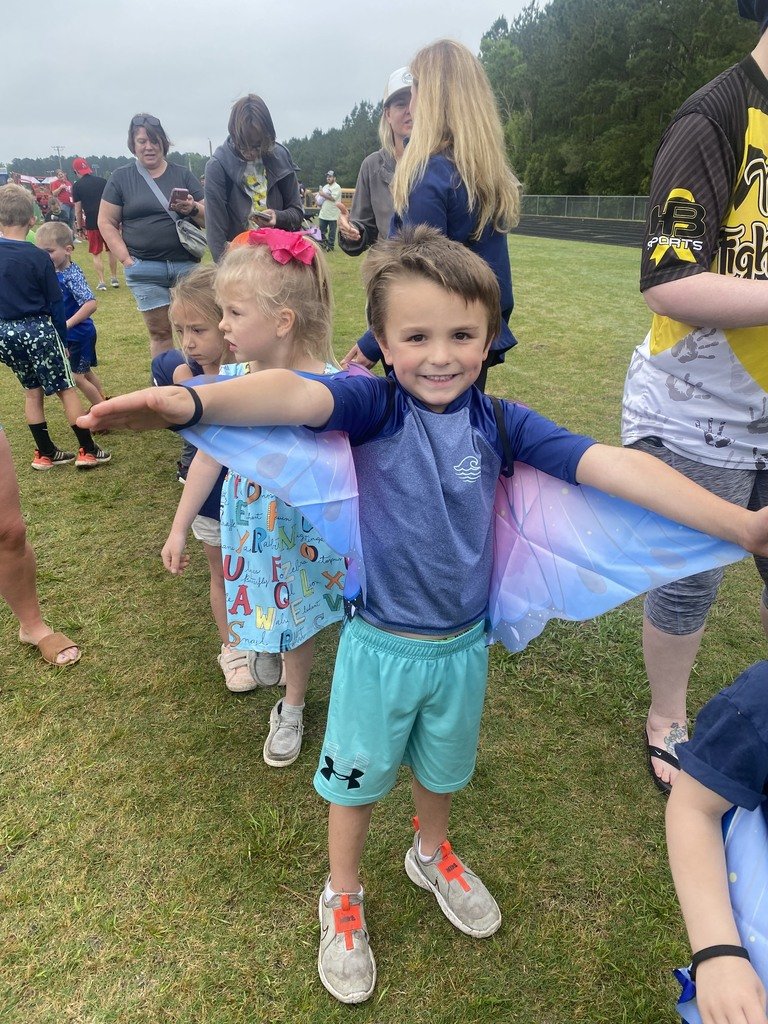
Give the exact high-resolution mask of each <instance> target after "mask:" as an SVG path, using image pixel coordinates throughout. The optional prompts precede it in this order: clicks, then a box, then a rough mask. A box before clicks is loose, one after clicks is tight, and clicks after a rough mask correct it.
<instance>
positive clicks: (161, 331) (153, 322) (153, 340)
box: [141, 306, 173, 359]
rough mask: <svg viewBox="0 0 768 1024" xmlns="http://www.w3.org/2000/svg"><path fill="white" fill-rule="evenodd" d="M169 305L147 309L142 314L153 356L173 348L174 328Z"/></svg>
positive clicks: (150, 351)
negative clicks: (169, 314)
mask: <svg viewBox="0 0 768 1024" xmlns="http://www.w3.org/2000/svg"><path fill="white" fill-rule="evenodd" d="M168 308H169V307H168V306H158V307H157V308H156V309H147V310H145V311H144V312H143V313H142V314H141V315H142V316H143V317H144V323H145V325H146V328H147V332H148V334H149V353H150V356H151V358H153V359H154V357H155V356H158V355H160V353H161V352H167V351H168V350H169V349H172V348H173V330H172V328H171V321H170V318H169V317H168Z"/></svg>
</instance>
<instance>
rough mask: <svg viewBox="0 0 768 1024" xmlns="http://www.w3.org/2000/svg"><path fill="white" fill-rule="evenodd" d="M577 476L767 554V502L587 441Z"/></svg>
mask: <svg viewBox="0 0 768 1024" xmlns="http://www.w3.org/2000/svg"><path fill="white" fill-rule="evenodd" d="M96 408H98V406H97V407H96ZM576 480H577V481H578V483H580V484H589V485H590V486H591V487H596V488H598V489H599V490H601V491H606V492H607V493H608V494H615V495H616V496H617V497H619V498H624V499H626V500H627V501H632V502H634V503H635V504H636V505H641V506H642V507H643V508H647V509H650V510H651V511H652V512H658V513H660V514H661V515H663V516H667V518H669V519H673V520H675V521H676V522H678V523H683V524H684V525H685V526H690V527H692V528H693V529H694V530H701V531H702V533H708V534H710V535H711V536H713V537H720V538H721V539H722V540H727V541H731V542H732V543H734V544H739V545H741V547H743V548H745V549H746V550H747V551H750V552H752V553H753V554H760V555H763V556H768V507H767V508H765V509H761V510H760V511H758V512H752V511H750V510H749V509H746V508H741V507H739V506H737V505H733V504H731V502H729V501H725V500H724V499H723V498H719V497H718V496H717V495H715V494H712V493H711V492H710V491H707V490H705V489H704V488H703V487H700V486H699V485H698V484H696V483H694V482H693V481H692V480H689V479H688V478H687V477H684V476H683V475H682V473H678V472H677V471H676V470H674V469H672V468H671V467H670V466H667V465H666V464H665V463H664V462H662V461H661V460H660V459H656V458H654V457H653V456H652V455H648V454H646V453H645V452H640V451H637V450H636V449H634V448H618V447H613V446H611V445H604V444H595V445H592V447H591V448H588V449H587V450H586V451H585V452H584V454H583V455H582V456H581V459H580V460H579V464H578V466H577V468H576Z"/></svg>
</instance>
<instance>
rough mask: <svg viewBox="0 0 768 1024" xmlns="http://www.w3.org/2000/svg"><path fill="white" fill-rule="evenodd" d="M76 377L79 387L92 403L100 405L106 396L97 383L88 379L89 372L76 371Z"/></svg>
mask: <svg viewBox="0 0 768 1024" xmlns="http://www.w3.org/2000/svg"><path fill="white" fill-rule="evenodd" d="M74 378H75V383H76V384H77V386H78V388H79V389H80V390H81V391H82V393H83V394H84V395H85V397H86V398H87V399H88V401H89V402H90V403H91V405H98V404H99V402H103V401H104V396H103V395H102V394H101V392H100V391H99V389H98V388H97V387H96V385H95V384H94V383H93V382H92V381H90V380H89V379H88V374H85V373H76V374H74Z"/></svg>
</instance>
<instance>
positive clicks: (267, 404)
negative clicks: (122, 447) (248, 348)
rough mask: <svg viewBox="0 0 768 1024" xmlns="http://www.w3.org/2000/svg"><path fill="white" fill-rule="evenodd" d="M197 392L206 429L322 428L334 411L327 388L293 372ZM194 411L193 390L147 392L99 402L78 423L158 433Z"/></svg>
mask: <svg viewBox="0 0 768 1024" xmlns="http://www.w3.org/2000/svg"><path fill="white" fill-rule="evenodd" d="M194 390H195V392H196V393H197V395H198V397H199V399H200V401H201V402H202V405H203V415H202V418H201V422H202V423H219V424H227V425H230V424H231V425H237V424H245V425H247V426H259V425H264V426H273V425H274V426H278V425H281V424H287V425H289V426H290V425H292V426H298V425H305V426H308V427H322V426H324V425H325V424H326V423H327V422H328V420H329V419H330V416H331V413H332V412H333V406H334V402H333V396H332V394H331V392H330V390H329V389H328V388H327V387H326V386H325V385H324V384H321V383H320V382H319V381H316V380H311V379H309V378H306V377H300V376H299V375H298V374H295V373H293V371H292V370H261V371H260V372H259V373H249V374H246V375H245V376H243V377H235V378H233V379H232V380H228V381H219V382H217V383H215V384H201V385H200V386H199V387H196V388H195V389H194ZM105 407H106V408H105ZM99 409H101V412H100V413H99V414H98V417H97V410H99ZM194 411H195V404H194V401H193V399H192V397H191V395H190V393H189V389H188V388H185V387H161V388H157V387H155V388H145V389H144V390H143V391H134V392H132V393H131V394H127V395H119V396H118V397H117V398H111V399H109V400H108V401H107V402H99V404H98V405H94V406H93V407H92V409H91V411H90V412H89V413H88V414H87V415H86V416H81V417H80V418H79V419H78V424H80V425H81V426H84V427H89V428H94V429H98V428H99V427H101V426H110V427H116V428H120V429H130V430H157V429H159V428H162V427H167V426H169V425H177V424H180V423H186V422H187V421H188V420H189V419H190V417H191V416H192V414H193V413H194Z"/></svg>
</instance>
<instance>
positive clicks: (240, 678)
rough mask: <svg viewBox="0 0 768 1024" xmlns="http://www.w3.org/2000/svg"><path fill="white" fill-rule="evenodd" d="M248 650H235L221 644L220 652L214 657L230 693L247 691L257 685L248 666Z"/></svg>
mask: <svg viewBox="0 0 768 1024" xmlns="http://www.w3.org/2000/svg"><path fill="white" fill-rule="evenodd" d="M250 654H251V652H250V651H244V650H237V649H236V648H232V647H228V646H227V645H226V644H222V645H221V654H220V655H219V656H218V658H217V659H216V660H217V661H218V663H219V667H220V668H221V671H222V672H223V673H224V682H225V683H226V685H227V689H228V690H229V691H230V692H231V693H248V692H249V691H250V690H255V689H256V687H257V686H258V685H259V684H258V683H257V682H256V681H255V680H254V678H253V676H252V675H251V670H250V668H249V667H248V660H249V657H250Z"/></svg>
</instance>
